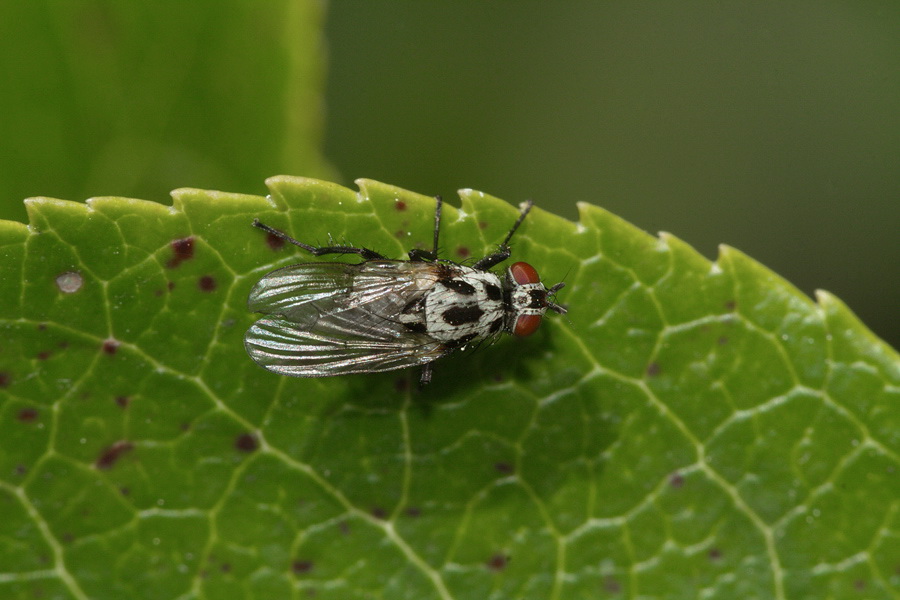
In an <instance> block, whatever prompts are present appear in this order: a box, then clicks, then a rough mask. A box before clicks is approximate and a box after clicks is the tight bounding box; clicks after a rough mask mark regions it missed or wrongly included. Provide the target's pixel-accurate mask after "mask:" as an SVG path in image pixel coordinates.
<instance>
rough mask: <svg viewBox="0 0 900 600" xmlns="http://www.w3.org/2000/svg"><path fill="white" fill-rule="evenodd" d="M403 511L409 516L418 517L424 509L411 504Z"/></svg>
mask: <svg viewBox="0 0 900 600" xmlns="http://www.w3.org/2000/svg"><path fill="white" fill-rule="evenodd" d="M403 512H404V513H406V516H407V517H412V518H416V517H420V516H422V509H421V508H419V507H418V506H410V507H409V508H407V509H406V510H405V511H403Z"/></svg>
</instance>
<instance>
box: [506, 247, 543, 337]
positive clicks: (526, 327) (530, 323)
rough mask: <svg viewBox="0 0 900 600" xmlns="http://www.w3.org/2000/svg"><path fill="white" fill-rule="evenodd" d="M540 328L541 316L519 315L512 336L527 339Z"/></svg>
mask: <svg viewBox="0 0 900 600" xmlns="http://www.w3.org/2000/svg"><path fill="white" fill-rule="evenodd" d="M523 264H524V263H523ZM533 270H534V269H532V271H533ZM540 326H541V315H519V318H518V319H516V326H515V328H513V335H514V336H516V337H527V336H529V335H531V334H532V333H534V332H535V331H537V330H538V327H540Z"/></svg>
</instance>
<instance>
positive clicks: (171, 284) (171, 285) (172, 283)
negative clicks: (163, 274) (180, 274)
mask: <svg viewBox="0 0 900 600" xmlns="http://www.w3.org/2000/svg"><path fill="white" fill-rule="evenodd" d="M166 287H167V288H168V289H169V291H170V292H171V291H172V290H174V289H175V282H174V281H170V282H169V283H168V284H166Z"/></svg>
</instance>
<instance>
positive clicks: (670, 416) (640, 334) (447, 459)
mask: <svg viewBox="0 0 900 600" xmlns="http://www.w3.org/2000/svg"><path fill="white" fill-rule="evenodd" d="M268 184H269V187H270V191H271V195H270V197H269V198H262V197H256V196H242V195H237V194H226V193H222V192H208V191H201V190H193V189H182V190H177V191H176V192H174V194H173V195H174V206H173V207H172V208H169V207H165V206H161V205H158V204H154V203H151V202H146V201H140V200H129V199H124V198H95V199H92V200H89V201H88V202H87V204H80V203H75V202H67V201H60V200H52V199H47V198H38V199H32V200H30V201H28V214H29V217H30V225H29V226H28V227H26V226H25V225H22V224H19V223H13V222H0V257H2V258H0V265H2V266H0V269H2V273H3V281H4V285H3V286H2V287H0V311H2V313H0V326H2V329H3V334H2V339H3V340H4V341H3V344H2V346H0V394H2V396H0V397H2V407H0V510H2V514H3V515H4V519H3V520H2V521H0V595H2V597H4V598H36V597H53V598H182V599H187V598H221V599H228V598H291V597H293V598H299V597H305V596H309V595H315V597H317V598H341V599H346V598H373V597H385V598H416V599H425V598H440V599H447V598H459V599H463V598H478V599H481V598H521V597H525V598H545V597H548V598H622V597H638V596H640V597H672V598H677V597H700V596H703V597H707V598H729V599H732V598H791V599H795V598H829V597H830V598H854V597H865V598H889V597H894V596H895V594H896V590H897V585H898V577H900V575H898V573H900V551H898V550H900V543H898V539H900V536H898V529H900V528H898V514H900V513H898V510H897V509H898V492H900V487H898V477H897V469H898V462H900V460H898V458H900V451H898V445H900V437H898V436H900V434H898V432H900V412H898V408H897V407H898V402H897V400H898V395H900V392H898V390H900V361H898V357H897V355H896V353H895V352H894V351H893V350H892V349H891V348H889V347H887V346H886V345H885V344H883V343H882V342H880V341H879V340H878V339H876V338H875V337H874V336H873V335H872V334H871V333H869V332H868V330H866V329H865V327H864V326H863V325H862V324H860V323H859V322H858V320H857V319H856V318H855V317H854V316H853V315H852V314H851V313H850V311H849V310H848V309H847V308H846V307H845V306H844V305H843V304H841V302H840V301H838V300H837V299H836V298H834V297H833V296H831V295H829V294H827V293H824V292H823V293H820V294H819V297H818V304H816V303H813V302H811V301H810V300H809V299H807V298H805V297H804V296H803V295H801V294H800V293H799V292H798V291H797V290H796V289H794V288H793V287H791V286H790V285H789V284H787V283H785V282H784V281H783V280H781V279H779V278H778V277H777V276H776V275H774V274H772V273H771V272H769V271H768V270H767V269H765V268H764V267H762V266H760V265H759V264H757V263H755V262H754V261H752V260H751V259H749V258H748V257H746V256H744V255H742V254H741V253H740V252H738V251H736V250H733V249H731V248H723V249H722V251H721V254H720V257H719V260H718V261H717V262H716V263H714V264H711V263H709V262H708V261H707V260H706V259H704V258H702V257H701V256H700V255H698V254H697V253H696V252H695V251H694V250H692V249H691V248H690V247H689V246H688V245H686V244H685V243H684V242H682V241H680V240H678V239H677V238H675V237H673V236H671V235H662V236H661V237H660V238H659V239H656V238H653V237H651V236H648V235H647V234H645V233H643V232H640V231H638V230H636V229H635V228H634V227H632V226H630V225H628V224H627V223H625V222H623V221H621V220H620V219H618V218H616V217H615V216H613V215H611V214H609V213H607V212H605V211H603V210H602V209H600V208H597V207H594V206H590V205H581V206H580V211H581V219H580V222H579V223H571V222H568V221H565V220H563V219H560V218H557V217H555V216H553V215H550V214H548V213H546V212H543V211H541V210H539V209H536V210H535V211H533V213H532V214H531V215H530V216H529V217H528V219H527V220H526V222H525V223H524V225H523V226H522V228H521V230H520V231H519V232H518V233H517V234H516V236H515V237H514V239H513V246H514V247H513V252H514V257H515V258H517V259H524V260H528V261H529V262H531V263H532V264H534V265H535V266H536V267H537V268H538V270H539V272H540V273H541V275H542V276H543V278H544V279H545V281H547V282H549V283H555V282H556V281H559V280H561V279H565V280H566V281H567V284H568V285H567V287H566V288H565V289H564V290H562V292H561V293H560V298H559V300H560V301H561V302H564V303H566V304H567V305H568V306H569V309H570V312H569V314H568V315H567V316H566V317H559V316H558V315H548V316H547V317H546V318H545V325H544V327H543V328H542V329H541V330H540V331H539V332H538V334H536V335H535V336H534V337H532V338H529V339H528V340H512V339H508V338H507V339H504V340H503V341H501V342H499V343H497V344H496V345H494V346H493V347H490V348H483V349H481V350H479V351H477V352H475V353H468V354H466V353H463V354H459V355H457V356H454V357H451V358H448V359H446V360H442V361H440V362H438V363H437V364H436V370H435V378H434V382H433V383H432V384H431V385H430V386H428V387H426V388H424V389H421V390H420V389H418V388H417V386H416V380H417V376H418V373H416V372H393V373H386V374H374V375H360V376H349V377H341V378H331V379H291V378H283V377H279V376H276V375H273V374H271V373H268V372H266V371H264V370H262V369H260V368H259V367H258V366H256V365H255V364H253V363H252V361H250V359H249V358H248V357H247V356H246V354H245V352H244V349H243V346H242V335H243V332H244V331H245V329H246V328H247V327H248V326H249V325H250V324H251V323H252V322H253V321H254V319H255V318H256V317H255V315H252V314H249V313H248V311H247V309H246V307H245V302H246V297H247V294H248V292H249V290H250V288H251V287H252V286H253V284H254V283H255V282H256V281H257V280H258V279H259V278H260V277H262V276H263V275H264V274H265V273H267V272H269V271H270V270H272V269H274V268H277V267H280V266H284V265H288V264H292V263H295V262H301V261H308V260H311V259H310V258H309V257H308V256H305V255H304V253H303V252H302V251H301V250H300V249H297V248H293V247H289V246H288V247H284V246H282V245H280V244H277V243H275V242H274V241H273V240H270V239H268V238H267V237H266V235H265V234H263V233H261V232H260V231H258V230H256V229H253V228H252V227H250V222H251V220H252V219H253V218H254V217H258V218H260V219H261V220H263V221H264V222H266V223H269V224H271V225H273V226H275V227H278V228H282V229H284V230H286V231H288V232H289V233H291V234H292V235H294V236H296V237H298V238H300V239H302V240H304V241H308V242H310V243H327V242H328V240H329V239H332V238H333V239H335V240H338V241H348V242H351V243H354V244H358V245H364V246H366V247H369V248H373V249H375V250H378V251H380V252H382V253H383V254H386V255H388V256H396V257H402V256H404V255H405V252H406V251H407V250H409V249H410V248H412V247H416V246H417V245H418V246H420V247H427V245H428V244H429V243H430V239H431V228H432V217H433V207H434V201H433V199H431V198H427V197H424V196H419V195H416V194H413V193H411V192H407V191H404V190H400V189H397V188H393V187H390V186H387V185H384V184H380V183H376V182H373V181H365V180H361V181H360V182H359V185H360V192H359V193H356V192H353V191H351V190H347V189H344V188H341V187H339V186H336V185H334V184H329V183H325V182H321V181H316V180H309V179H298V178H289V177H276V178H273V179H270V180H269V182H268ZM461 198H462V209H461V210H456V209H454V208H452V207H449V206H448V207H447V208H446V211H445V214H444V227H443V229H442V232H441V235H442V238H441V240H442V252H443V256H444V257H446V258H450V259H452V260H463V259H470V258H472V257H478V256H481V255H483V254H484V253H486V252H489V251H490V250H491V249H492V248H494V247H495V245H496V244H497V243H498V242H499V241H500V240H501V239H502V238H503V236H504V235H505V233H506V231H507V230H508V228H509V227H510V225H511V223H512V222H513V220H514V219H515V217H516V214H517V209H516V208H515V207H513V206H510V205H508V204H506V203H504V202H502V201H500V200H497V199H495V198H492V197H490V196H487V195H485V194H481V193H479V192H473V191H470V190H465V191H463V192H461ZM330 236H331V237H330ZM346 260H352V258H347V259H346Z"/></svg>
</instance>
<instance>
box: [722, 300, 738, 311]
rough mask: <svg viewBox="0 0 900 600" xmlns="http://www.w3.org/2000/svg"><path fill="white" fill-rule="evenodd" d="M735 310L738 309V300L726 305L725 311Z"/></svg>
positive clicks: (730, 301)
mask: <svg viewBox="0 0 900 600" xmlns="http://www.w3.org/2000/svg"><path fill="white" fill-rule="evenodd" d="M735 308H737V301H736V300H729V301H728V302H726V303H725V310H729V311H734V309H735Z"/></svg>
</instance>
